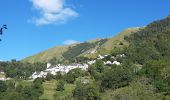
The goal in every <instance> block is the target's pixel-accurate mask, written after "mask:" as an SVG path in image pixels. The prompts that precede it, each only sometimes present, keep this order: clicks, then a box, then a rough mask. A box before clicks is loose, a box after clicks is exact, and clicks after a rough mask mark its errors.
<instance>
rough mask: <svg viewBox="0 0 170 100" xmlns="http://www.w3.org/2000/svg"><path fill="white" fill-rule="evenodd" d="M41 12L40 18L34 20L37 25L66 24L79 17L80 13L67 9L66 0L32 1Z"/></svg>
mask: <svg viewBox="0 0 170 100" xmlns="http://www.w3.org/2000/svg"><path fill="white" fill-rule="evenodd" d="M30 1H31V2H32V4H33V7H34V8H35V9H36V10H37V11H39V14H40V17H38V18H37V17H36V18H33V22H34V23H35V24H36V25H47V24H57V23H65V22H67V21H68V20H70V19H72V18H75V17H77V16H78V13H77V12H75V11H74V10H73V9H71V8H69V7H65V0H30Z"/></svg>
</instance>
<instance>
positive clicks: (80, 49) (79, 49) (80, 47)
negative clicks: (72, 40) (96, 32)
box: [63, 39, 107, 60]
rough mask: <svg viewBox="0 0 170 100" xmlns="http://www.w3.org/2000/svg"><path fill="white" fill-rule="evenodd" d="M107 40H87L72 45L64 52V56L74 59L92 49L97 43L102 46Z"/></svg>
mask: <svg viewBox="0 0 170 100" xmlns="http://www.w3.org/2000/svg"><path fill="white" fill-rule="evenodd" d="M106 41H107V39H102V40H99V41H96V42H94V43H89V42H85V43H80V44H77V45H75V46H72V47H70V48H69V50H68V51H67V52H65V53H64V54H63V57H64V58H65V59H67V60H71V59H74V58H76V57H77V56H78V55H80V54H83V53H84V52H86V51H88V50H90V49H91V48H94V47H95V46H96V45H99V46H101V45H102V44H104V43H105V42H106Z"/></svg>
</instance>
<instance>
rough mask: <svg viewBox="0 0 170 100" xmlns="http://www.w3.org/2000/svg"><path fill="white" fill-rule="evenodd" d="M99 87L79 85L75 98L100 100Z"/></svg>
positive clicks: (74, 93) (75, 91) (78, 99)
mask: <svg viewBox="0 0 170 100" xmlns="http://www.w3.org/2000/svg"><path fill="white" fill-rule="evenodd" d="M99 90H100V89H99V87H98V86H97V85H96V84H83V83H80V82H79V83H77V85H76V88H75V90H74V91H73V96H74V97H75V98H76V99H77V100H100V93H99Z"/></svg>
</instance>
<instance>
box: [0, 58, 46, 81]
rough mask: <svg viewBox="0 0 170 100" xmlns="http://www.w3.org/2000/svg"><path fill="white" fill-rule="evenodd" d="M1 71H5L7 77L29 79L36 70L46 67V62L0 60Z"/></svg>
mask: <svg viewBox="0 0 170 100" xmlns="http://www.w3.org/2000/svg"><path fill="white" fill-rule="evenodd" d="M0 68H1V71H4V72H5V74H6V77H10V78H20V79H27V78H29V77H30V76H31V75H32V73H34V72H35V71H42V70H44V69H46V64H45V63H34V64H31V63H23V62H20V61H16V60H12V61H10V62H0Z"/></svg>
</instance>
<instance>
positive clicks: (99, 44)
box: [22, 27, 141, 63]
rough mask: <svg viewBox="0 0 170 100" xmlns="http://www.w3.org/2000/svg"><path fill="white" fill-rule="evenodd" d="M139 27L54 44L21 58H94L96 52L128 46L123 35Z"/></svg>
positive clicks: (29, 59)
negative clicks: (101, 37) (107, 35)
mask: <svg viewBox="0 0 170 100" xmlns="http://www.w3.org/2000/svg"><path fill="white" fill-rule="evenodd" d="M140 29H141V28H138V27H137V28H128V29H126V30H124V31H123V32H120V33H118V34H117V35H116V36H114V37H112V38H106V39H95V40H91V41H87V42H84V43H77V44H72V45H66V46H56V47H53V48H50V49H48V50H46V51H43V52H40V53H38V54H35V55H33V56H30V57H27V58H25V59H23V60H22V61H23V62H30V63H34V62H44V61H45V62H47V61H49V60H51V59H53V58H56V60H62V59H72V58H75V57H78V56H84V57H88V58H95V57H96V56H97V55H98V54H108V53H110V52H111V51H112V50H113V49H114V48H123V47H126V46H128V42H127V41H125V40H124V37H125V36H129V35H130V34H132V33H135V32H137V31H139V30H140Z"/></svg>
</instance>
